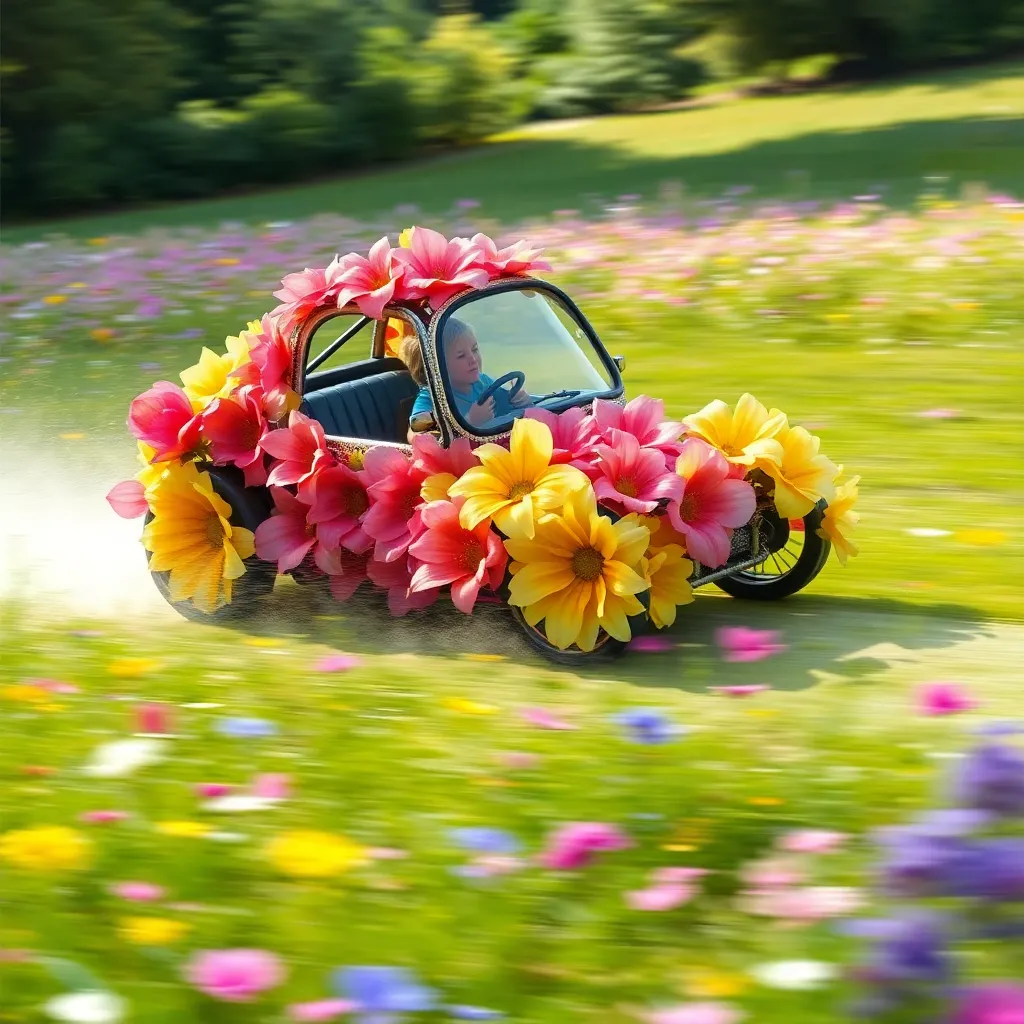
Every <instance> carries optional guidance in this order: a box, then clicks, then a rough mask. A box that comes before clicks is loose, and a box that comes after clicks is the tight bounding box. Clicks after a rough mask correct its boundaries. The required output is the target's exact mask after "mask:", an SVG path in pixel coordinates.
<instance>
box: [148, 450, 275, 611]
mask: <svg viewBox="0 0 1024 1024" xmlns="http://www.w3.org/2000/svg"><path fill="white" fill-rule="evenodd" d="M197 468H198V469H199V470H200V472H204V473H209V474H210V479H211V480H212V482H213V489H214V491H215V492H216V493H217V495H218V496H219V497H221V498H223V499H224V500H225V501H226V502H227V503H228V504H229V505H230V506H231V518H230V520H229V522H230V523H231V525H232V526H240V527H242V528H243V529H245V530H252V531H253V532H254V533H255V532H256V527H257V526H259V525H260V523H262V522H263V521H264V520H265V519H268V518H269V517H270V510H271V508H272V507H273V504H272V502H271V500H270V494H269V492H268V491H267V490H266V489H265V488H262V487H246V486H245V481H244V478H243V476H242V473H241V471H239V470H238V469H236V468H235V467H234V466H214V467H206V466H199V467H197ZM152 519H153V513H152V512H147V513H146V518H145V520H144V525H146V524H148V523H150V522H151V521H152ZM151 558H152V554H151V553H150V552H149V551H147V552H146V563H147V564H148V563H149V561H150V559H151ZM149 574H150V576H152V577H153V582H154V583H155V584H156V589H157V590H158V591H160V596H161V597H162V598H163V599H164V600H165V601H166V602H167V603H168V604H169V605H170V606H171V607H172V608H173V609H174V610H175V611H176V612H177V613H178V614H179V615H181V616H183V617H184V618H186V619H189V620H190V621H192V622H231V621H234V620H236V619H239V618H244V617H245V616H246V615H247V614H248V613H249V612H250V611H251V610H252V606H253V605H254V604H255V603H256V602H257V601H258V600H259V599H260V598H262V597H265V596H266V595H267V594H269V593H270V592H271V591H272V590H273V589H274V580H275V579H276V577H277V570H276V569H275V567H274V566H273V565H271V564H270V563H269V562H264V561H263V559H261V558H257V557H256V556H255V555H250V556H249V557H248V558H247V559H246V560H245V574H244V575H243V576H241V577H240V578H239V579H237V580H235V582H234V585H233V587H232V593H231V603H230V604H226V605H223V606H222V607H220V608H218V609H216V610H215V611H213V612H204V611H203V610H202V609H200V608H197V607H196V606H195V605H194V604H193V603H192V601H172V600H171V591H170V586H169V584H168V580H169V577H170V573H169V572H153V570H150V573H149Z"/></svg>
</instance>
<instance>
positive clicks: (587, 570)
mask: <svg viewBox="0 0 1024 1024" xmlns="http://www.w3.org/2000/svg"><path fill="white" fill-rule="evenodd" d="M603 570H604V555H602V554H601V552H600V551H598V550H597V549H596V548H591V547H586V548H577V549H576V551H575V553H574V554H573V556H572V571H573V573H574V575H575V576H576V577H577V579H581V580H587V581H588V582H591V583H592V582H593V581H594V580H596V579H597V578H598V577H599V576H600V575H601V573H602V571H603Z"/></svg>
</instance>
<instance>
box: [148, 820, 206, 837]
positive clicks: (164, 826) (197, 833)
mask: <svg viewBox="0 0 1024 1024" xmlns="http://www.w3.org/2000/svg"><path fill="white" fill-rule="evenodd" d="M153 828H155V829H156V831H157V832H159V833H160V835H162V836H172V837H173V838H175V839H198V838H200V837H201V836H205V835H206V833H207V832H209V831H210V826H209V825H207V824H206V823H205V822H202V821H158V822H157V823H156V824H155V825H154V826H153Z"/></svg>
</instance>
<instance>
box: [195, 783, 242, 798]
mask: <svg viewBox="0 0 1024 1024" xmlns="http://www.w3.org/2000/svg"><path fill="white" fill-rule="evenodd" d="M192 788H193V791H194V792H195V794H196V796H198V797H202V798H203V799H206V800H216V799H217V798H218V797H222V796H227V795H228V793H230V792H232V791H233V790H234V788H235V787H234V786H232V785H231V783H230V782H197V783H196V784H195V786H193V787H192Z"/></svg>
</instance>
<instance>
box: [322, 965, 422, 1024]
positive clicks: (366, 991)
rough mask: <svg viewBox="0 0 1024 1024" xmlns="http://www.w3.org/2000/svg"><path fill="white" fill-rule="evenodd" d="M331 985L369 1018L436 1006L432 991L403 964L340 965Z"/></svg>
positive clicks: (418, 1010) (416, 1011) (417, 1010)
mask: <svg viewBox="0 0 1024 1024" xmlns="http://www.w3.org/2000/svg"><path fill="white" fill-rule="evenodd" d="M334 987H335V989H336V990H337V991H338V993H339V994H340V995H341V996H342V997H344V998H346V999H351V1000H352V1001H353V1002H354V1003H355V1004H356V1006H357V1007H358V1009H359V1012H360V1013H361V1014H364V1015H367V1016H368V1017H369V1019H370V1020H373V1018H374V1016H375V1015H387V1014H392V1013H419V1012H422V1011H424V1010H432V1009H433V1008H434V1005H435V998H434V992H433V990H432V989H429V988H427V987H426V986H425V985H421V984H420V982H419V980H418V979H417V978H416V975H415V974H413V973H412V971H409V970H406V968H404V967H342V968H340V969H339V970H337V971H335V972H334Z"/></svg>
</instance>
